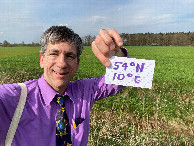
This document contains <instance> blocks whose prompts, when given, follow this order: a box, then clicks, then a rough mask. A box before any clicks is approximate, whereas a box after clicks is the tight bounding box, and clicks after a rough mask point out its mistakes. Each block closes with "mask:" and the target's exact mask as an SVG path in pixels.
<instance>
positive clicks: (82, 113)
mask: <svg viewBox="0 0 194 146" xmlns="http://www.w3.org/2000/svg"><path fill="white" fill-rule="evenodd" d="M104 80H105V77H104V76H101V77H98V78H92V79H79V80H77V81H71V82H69V85H68V88H67V89H66V91H65V93H64V95H68V96H69V98H67V100H66V102H65V106H66V112H67V115H68V117H69V122H70V128H71V140H72V144H73V146H86V145H87V143H88V135H89V122H90V110H91V107H92V105H93V103H94V102H95V101H97V100H100V99H103V98H105V97H108V96H112V95H114V94H116V93H117V92H118V91H120V90H121V89H123V88H124V87H123V86H117V85H111V84H105V83H104ZM25 84H26V86H27V89H28V94H27V100H26V104H25V107H24V110H23V113H22V116H21V119H20V123H19V125H18V128H17V130H16V133H15V137H14V139H13V142H12V146H54V145H56V116H57V111H58V110H59V108H60V107H59V105H58V104H57V103H56V102H55V101H54V100H53V98H54V97H55V95H56V94H57V92H56V91H55V90H53V89H52V88H51V87H50V86H49V85H48V84H47V82H46V81H45V79H44V76H42V77H41V78H39V79H34V80H31V81H27V82H25ZM20 94H21V89H20V86H18V85H17V84H4V85H0V146H4V142H5V137H6V134H7V131H8V128H9V125H10V123H11V120H12V117H13V115H14V112H15V109H16V107H17V104H18V101H19V97H20ZM78 118H82V119H84V121H83V122H82V123H80V124H79V125H78V126H77V127H76V129H74V127H73V123H72V119H73V120H74V121H75V119H78Z"/></svg>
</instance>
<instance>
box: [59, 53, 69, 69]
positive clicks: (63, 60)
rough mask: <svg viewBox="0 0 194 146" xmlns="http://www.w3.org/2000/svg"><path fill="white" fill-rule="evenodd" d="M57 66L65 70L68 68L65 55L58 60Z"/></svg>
mask: <svg viewBox="0 0 194 146" xmlns="http://www.w3.org/2000/svg"><path fill="white" fill-rule="evenodd" d="M57 64H58V66H59V67H60V68H65V67H67V60H66V58H65V56H64V55H60V56H59V58H58V60H57Z"/></svg>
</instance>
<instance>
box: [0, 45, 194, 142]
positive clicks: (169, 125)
mask: <svg viewBox="0 0 194 146" xmlns="http://www.w3.org/2000/svg"><path fill="white" fill-rule="evenodd" d="M39 49H40V48H39V47H35V48H33V47H19V48H17V47H12V48H8V47H6V48H4V47H0V78H1V81H0V84H3V83H13V82H24V81H26V80H31V79H34V78H39V77H40V76H41V74H42V73H43V70H42V69H41V68H40V67H39ZM127 49H128V51H129V56H130V57H131V58H139V59H150V60H155V61H156V67H155V71H154V72H155V73H154V80H153V87H152V89H151V90H150V89H142V88H133V87H127V88H125V89H124V90H123V91H121V92H120V93H119V94H117V95H115V96H112V97H108V98H106V99H103V100H100V101H98V102H96V103H95V104H94V106H93V108H92V112H91V121H90V134H89V143H88V145H194V142H193V141H194V111H193V110H194V98H193V97H194V88H193V87H194V68H193V66H194V57H193V56H194V47H173V46H171V47H150V46H149V47H148V46H146V47H134V46H130V47H127ZM2 52H4V53H2ZM102 74H105V67H103V66H102V65H101V63H100V61H98V59H96V58H95V57H94V55H93V53H92V50H91V48H90V47H84V50H83V54H82V56H81V62H80V68H79V70H78V73H76V75H75V77H74V78H73V80H76V79H77V78H91V77H96V76H100V75H102Z"/></svg>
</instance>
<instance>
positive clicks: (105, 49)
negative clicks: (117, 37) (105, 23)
mask: <svg viewBox="0 0 194 146" xmlns="http://www.w3.org/2000/svg"><path fill="white" fill-rule="evenodd" d="M95 47H96V48H98V50H99V51H100V52H101V53H102V54H103V55H104V56H106V57H108V58H110V57H111V56H112V54H110V49H109V47H108V46H107V45H106V43H105V42H104V40H102V38H101V37H100V36H99V35H98V36H96V39H95Z"/></svg>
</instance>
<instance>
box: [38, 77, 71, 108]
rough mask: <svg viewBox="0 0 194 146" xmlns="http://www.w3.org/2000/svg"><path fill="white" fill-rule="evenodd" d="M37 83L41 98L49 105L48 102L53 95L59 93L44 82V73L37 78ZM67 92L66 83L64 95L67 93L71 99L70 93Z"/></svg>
mask: <svg viewBox="0 0 194 146" xmlns="http://www.w3.org/2000/svg"><path fill="white" fill-rule="evenodd" d="M38 85H39V88H40V93H41V94H42V98H43V100H44V102H45V104H46V105H49V104H50V102H51V101H52V100H53V98H54V97H55V95H56V94H59V93H57V92H56V91H55V90H54V89H53V88H52V87H51V86H50V85H49V84H48V83H47V82H46V80H45V79H44V75H42V76H41V78H39V79H38ZM68 93H70V90H69V85H68V87H67V89H66V91H65V93H64V95H68V96H69V98H70V99H71V100H72V98H71V95H70V94H68ZM64 95H63V96H64ZM72 101H73V102H74V100H72Z"/></svg>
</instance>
